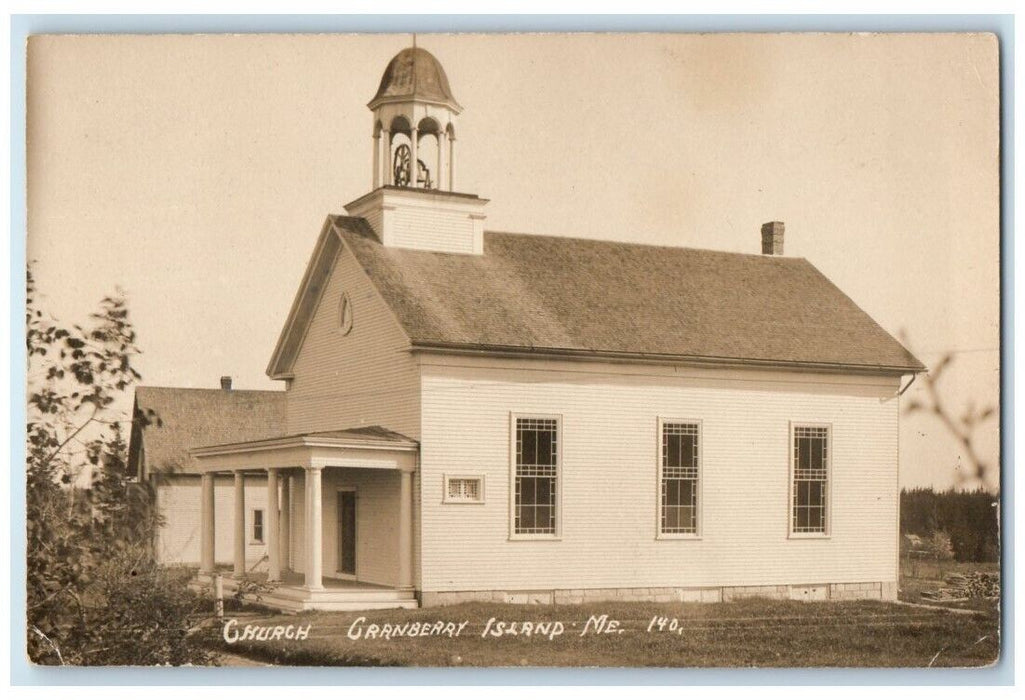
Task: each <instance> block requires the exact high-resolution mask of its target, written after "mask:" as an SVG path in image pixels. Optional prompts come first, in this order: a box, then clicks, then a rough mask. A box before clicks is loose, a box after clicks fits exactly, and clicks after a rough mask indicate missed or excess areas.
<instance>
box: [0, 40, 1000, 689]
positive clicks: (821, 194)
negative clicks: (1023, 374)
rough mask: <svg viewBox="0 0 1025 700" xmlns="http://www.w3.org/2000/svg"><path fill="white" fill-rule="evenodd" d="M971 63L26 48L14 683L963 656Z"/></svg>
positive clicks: (986, 109) (867, 663) (391, 49)
mask: <svg viewBox="0 0 1025 700" xmlns="http://www.w3.org/2000/svg"><path fill="white" fill-rule="evenodd" d="M1002 50H1003V47H1002V45H1001V42H1000V40H999V38H998V36H996V35H994V34H991V33H975V32H948V33H943V32H939V33H900V32H894V33H839V32H832V33H829V32H786V33H750V32H749V33H739V32H738V33H732V32H719V33H628V32H622V33H615V32H614V33H438V32H423V33H419V32H418V33H415V34H414V33H351V34H343V33H311V34H266V33H252V34H187V33H186V34H147V35H143V34H56V33H53V34H48V33H39V34H33V35H31V36H30V37H29V38H28V41H27V45H26V47H25V61H26V85H27V89H26V113H27V114H26V116H27V119H26V139H25V144H26V158H27V166H26V181H27V202H28V204H27V217H28V230H27V239H26V247H25V253H26V255H25V258H26V272H25V274H26V280H27V285H26V287H27V291H26V298H25V301H26V304H25V321H26V325H25V333H26V338H25V340H26V347H27V360H28V366H27V376H26V379H27V385H26V387H25V392H26V399H27V404H26V405H27V413H26V423H27V425H26V430H27V432H26V435H25V439H26V443H25V444H26V448H25V449H26V462H27V463H26V482H25V483H26V486H25V489H26V491H25V494H26V499H25V519H26V537H27V540H26V543H25V545H26V550H25V551H26V560H25V576H26V580H25V581H24V584H23V586H24V589H25V591H26V603H25V611H26V617H27V619H26V620H25V623H24V624H25V631H24V637H23V639H24V651H25V654H26V655H27V658H28V660H29V663H30V664H32V665H34V666H38V667H43V666H107V667H110V666H116V667H155V666H176V667H177V666H192V667H263V666H275V667H294V666H304V667H308V666H318V667H398V666H405V667H421V668H422V667H469V668H475V669H493V668H507V667H531V668H533V667H558V668H593V667H613V668H653V667H657V668H701V669H720V668H725V669H735V668H751V667H754V668H785V669H807V668H815V669H821V668H826V669H834V668H869V669H879V668H888V669H894V668H897V669H937V668H946V669H979V668H989V667H992V666H993V665H994V664H996V663H997V662H998V660H999V659H1000V658H1001V654H1002V652H1003V651H1004V649H1003V645H1002V637H1001V633H1002V629H1001V613H1002V598H1001V574H1002V572H1001V563H1000V561H1001V529H1000V523H1001V484H1002V479H1001V468H1002V456H1003V455H1002V454H1001V407H1002V404H1001V369H1002V367H1001V178H1000V158H1001V151H1000V149H1001V72H1000V61H1001V51H1002ZM18 264H20V263H15V265H18ZM17 322H18V321H17V320H16V323H17ZM14 390H15V391H17V390H18V387H14ZM19 429H20V426H19ZM12 585H13V586H16V587H21V586H22V583H21V582H19V581H14V582H13V584H12ZM15 625H17V622H15ZM15 638H17V633H16V634H15ZM182 673H189V671H186V670H183V671H182Z"/></svg>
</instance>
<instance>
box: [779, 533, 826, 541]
mask: <svg viewBox="0 0 1025 700" xmlns="http://www.w3.org/2000/svg"><path fill="white" fill-rule="evenodd" d="M787 539H788V540H828V539H830V535H829V533H826V532H791V533H790V534H789V535H787Z"/></svg>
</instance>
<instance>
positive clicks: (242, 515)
mask: <svg viewBox="0 0 1025 700" xmlns="http://www.w3.org/2000/svg"><path fill="white" fill-rule="evenodd" d="M234 573H235V576H242V575H244V574H245V573H246V475H245V474H244V473H243V472H241V471H237V472H235V571H234Z"/></svg>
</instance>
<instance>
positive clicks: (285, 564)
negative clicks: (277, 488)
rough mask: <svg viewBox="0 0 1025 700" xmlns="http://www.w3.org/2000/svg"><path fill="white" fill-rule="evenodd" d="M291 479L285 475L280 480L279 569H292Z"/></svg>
mask: <svg viewBox="0 0 1025 700" xmlns="http://www.w3.org/2000/svg"><path fill="white" fill-rule="evenodd" d="M291 528H292V477H291V476H289V475H288V474H287V473H285V474H284V475H283V477H282V479H281V522H280V524H279V526H278V533H279V536H278V542H280V550H281V562H280V563H281V568H283V569H291V568H292V529H291Z"/></svg>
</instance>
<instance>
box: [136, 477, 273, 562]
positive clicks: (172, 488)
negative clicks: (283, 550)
mask: <svg viewBox="0 0 1025 700" xmlns="http://www.w3.org/2000/svg"><path fill="white" fill-rule="evenodd" d="M201 495H202V494H201V483H200V476H199V475H198V474H195V475H191V474H189V475H177V476H171V477H164V479H163V481H162V483H160V485H159V486H158V487H157V508H158V509H159V512H160V514H161V515H162V516H163V517H164V526H163V527H161V528H160V529H159V530H158V532H157V545H156V552H157V558H158V559H159V560H160V561H161V562H163V563H165V564H199V559H200V547H201V537H202V535H201V532H200V505H201V501H200V499H201ZM254 508H260V509H262V510H263V513H264V516H263V524H264V541H263V543H259V542H254V541H253V539H252V534H253V509H254ZM268 522H269V520H268V517H267V482H266V481H265V480H264V479H262V478H257V477H248V478H247V479H246V562H247V567H248V566H252V565H254V564H256V562H258V561H259V560H260V559H262V558H263V557H264V556H265V555H266V554H267V545H266V542H267V536H266V528H267V524H268ZM234 556H235V484H234V479H233V478H232V477H230V476H229V477H220V478H218V479H217V482H216V485H215V488H214V557H215V560H216V561H217V562H220V563H229V564H230V563H231V562H232V560H233V558H234ZM260 568H266V563H265V562H264V563H261V565H260V566H259V567H257V569H258V570H259V569H260Z"/></svg>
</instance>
